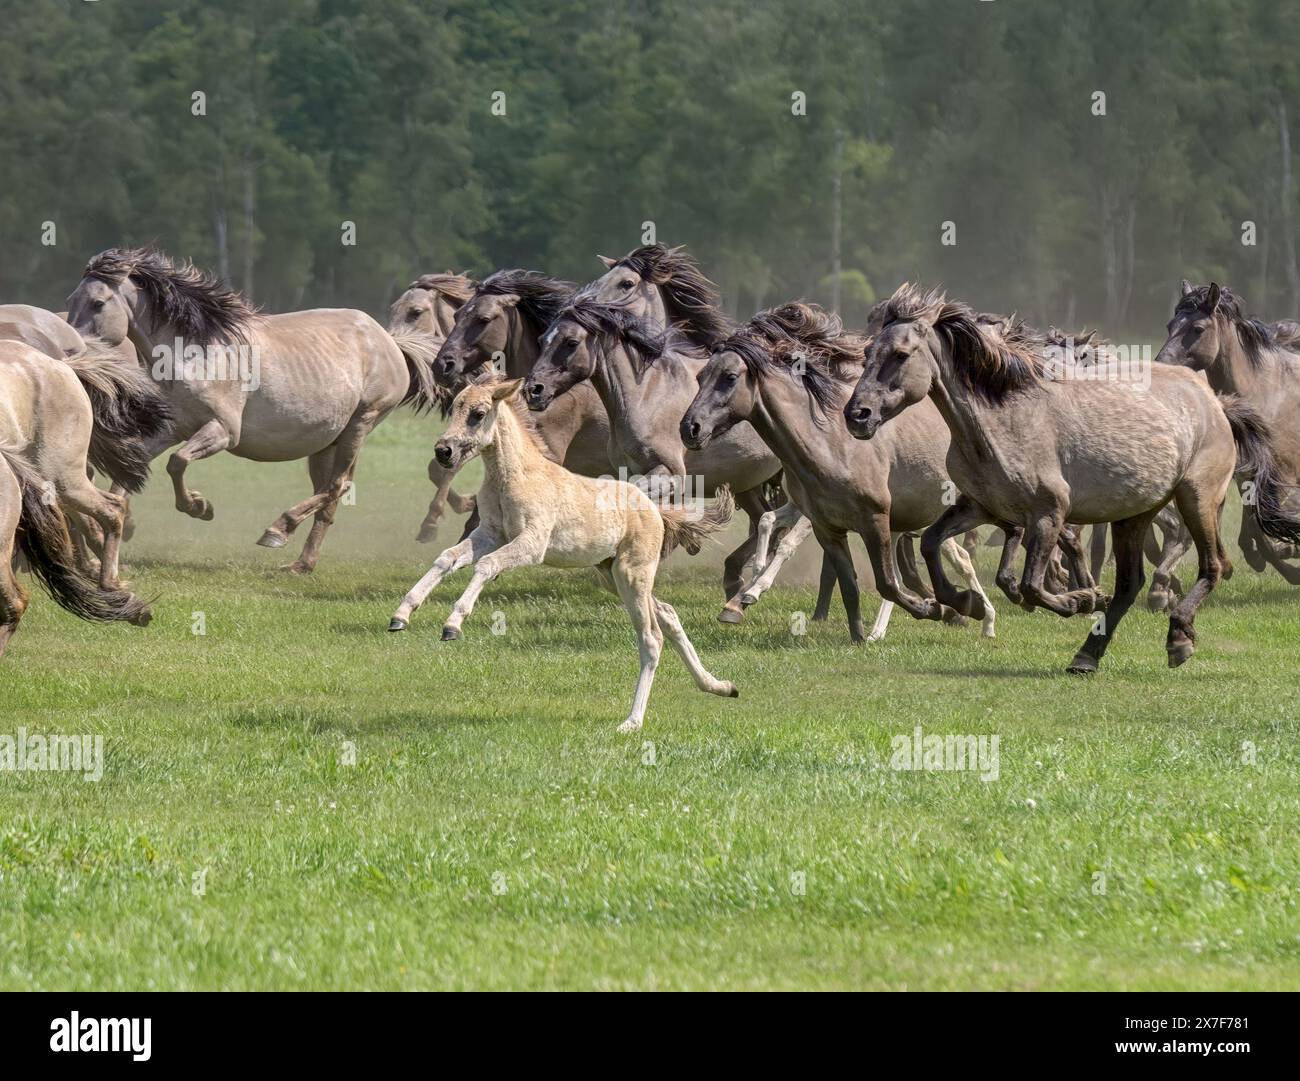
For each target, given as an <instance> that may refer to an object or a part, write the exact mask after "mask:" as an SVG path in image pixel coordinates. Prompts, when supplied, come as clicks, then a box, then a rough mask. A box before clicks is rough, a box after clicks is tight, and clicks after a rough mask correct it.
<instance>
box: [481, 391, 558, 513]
mask: <svg viewBox="0 0 1300 1081" xmlns="http://www.w3.org/2000/svg"><path fill="white" fill-rule="evenodd" d="M544 460H545V459H544V458H543V456H542V453H541V451H539V450H538V449H537V446H536V444H534V443H533V441H532V438H531V437H530V436H529V434H528V433H527V432H526V431H525V430H524V424H523V421H521V420H520V419H519V418H518V417H517V416H516V415H515V411H514V409H513V408H511V406H510V403H509V402H502V403H501V404H500V405H498V406H497V419H496V425H495V431H494V432H493V436H492V442H491V444H489V445H488V446H486V447H484V448H483V474H484V483H485V484H488V485H490V486H491V487H492V489H493V490H494V491H496V492H497V493H498V494H500V495H504V496H506V497H507V498H508V499H510V500H511V501H512V502H516V501H518V500H519V499H521V498H522V497H523V496H525V495H526V494H527V493H528V492H529V491H532V492H533V493H534V497H536V489H537V484H536V478H537V474H538V472H540V470H541V468H542V467H541V466H540V464H539V463H541V462H543V461H544Z"/></svg>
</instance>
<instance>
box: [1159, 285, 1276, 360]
mask: <svg viewBox="0 0 1300 1081" xmlns="http://www.w3.org/2000/svg"><path fill="white" fill-rule="evenodd" d="M1209 301H1210V287H1209V286H1208V285H1198V286H1196V287H1195V288H1193V289H1192V290H1191V291H1190V292H1187V293H1184V294H1183V295H1182V296H1181V297H1180V298H1179V300H1178V305H1177V307H1175V308H1174V317H1175V318H1177V317H1178V316H1179V315H1190V314H1192V313H1193V312H1196V311H1204V310H1205V309H1206V308H1207V306H1208V305H1209ZM1219 313H1222V315H1223V317H1224V319H1226V320H1227V321H1228V323H1229V324H1231V326H1232V327H1233V329H1234V330H1236V332H1237V340H1238V341H1239V342H1241V348H1242V351H1243V352H1244V353H1245V354H1246V359H1247V360H1248V361H1250V364H1251V366H1252V367H1258V366H1259V364H1260V362H1261V361H1262V360H1263V354H1264V351H1265V350H1267V349H1273V348H1278V349H1289V350H1292V351H1295V349H1296V345H1297V344H1298V343H1297V342H1296V337H1297V334H1298V333H1300V328H1296V330H1295V331H1293V330H1292V329H1291V328H1293V327H1295V326H1296V324H1294V323H1272V324H1270V323H1265V322H1263V321H1262V320H1259V319H1252V318H1251V317H1250V316H1248V315H1247V314H1246V313H1245V311H1244V310H1243V308H1242V301H1241V297H1239V296H1237V294H1236V293H1234V292H1233V291H1232V290H1231V289H1229V288H1228V287H1227V286H1226V285H1225V286H1223V287H1222V288H1221V289H1220V290H1219V303H1218V305H1217V307H1216V308H1215V315H1216V316H1217V315H1218V314H1219Z"/></svg>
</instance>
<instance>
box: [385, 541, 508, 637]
mask: <svg viewBox="0 0 1300 1081" xmlns="http://www.w3.org/2000/svg"><path fill="white" fill-rule="evenodd" d="M500 544H501V542H500V541H499V540H498V539H497V536H496V534H495V533H493V532H492V531H491V530H489V529H485V528H483V527H482V526H479V527H478V528H477V529H475V530H474V532H473V533H471V534H470V535H469V536H468V537H466V538H465V539H464V540H462V541H461V542H460V543H459V544H453V545H452V546H451V547H450V548H448V549H447V550H446V551H445V552H443V553H442V555H440V556H439V557H438V558H437V559H435V560H434V561H433V566H432V567H430V568H429V571H428V573H427V574H426V575H425V576H424V577H423V578H421V579H420V580H419V581H418V582H416V583H415V585H413V586H412V587H411V591H410V592H409V593H407V595H406V596H405V597H403V598H402V603H401V604H399V605H398V606H397V611H396V612H394V613H393V618H392V619H391V620H389V622H388V629H389V630H390V631H404V630H406V628H407V627H408V626H409V625H410V622H411V616H412V615H413V614H414V612H415V610H416V609H417V608H419V607H420V605H422V604H423V603H424V601H425V598H427V597H428V596H429V594H430V593H432V592H433V591H434V590H435V589H437V587H438V583H439V582H441V581H442V580H443V579H444V578H446V577H447V575H449V574H451V573H452V572H454V571H458V570H460V568H461V567H467V566H469V565H470V564H471V563H473V562H475V561H477V560H479V559H482V558H483V557H484V556H485V555H487V554H488V553H489V552H491V551H493V550H495V549H496V548H497V547H498V546H499V545H500Z"/></svg>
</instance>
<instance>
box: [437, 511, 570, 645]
mask: <svg viewBox="0 0 1300 1081" xmlns="http://www.w3.org/2000/svg"><path fill="white" fill-rule="evenodd" d="M548 540H549V537H548V536H546V535H544V534H542V533H541V532H539V531H531V532H524V533H521V534H519V536H517V537H516V538H515V539H514V540H512V541H511V542H510V543H509V544H503V545H502V546H501V547H500V548H498V549H496V551H493V552H489V553H488V554H487V555H485V556H484V557H483V558H482V559H480V560H479V561H478V563H477V564H476V565H475V567H474V577H472V578H471V579H470V580H469V585H467V586H466V587H465V592H464V593H462V594H461V595H460V599H459V600H457V601H456V603H455V605H453V607H452V609H451V615H449V616H448V617H447V622H446V623H444V624H443V626H442V640H443V641H444V642H449V641H451V640H452V639H453V638H459V637H460V627H461V624H462V623H464V622H465V617H466V616H468V615H469V614H470V612H472V611H474V603H475V602H476V601H477V600H478V595H479V594H480V593H482V592H483V587H484V586H485V585H487V584H488V582H490V581H492V579H493V578H495V577H496V576H497V575H498V574H501V573H502V572H503V571H508V570H513V569H514V568H515V567H530V566H534V565H536V564H538V563H540V562H541V561H542V559H543V557H544V556H545V555H546V545H547V543H548Z"/></svg>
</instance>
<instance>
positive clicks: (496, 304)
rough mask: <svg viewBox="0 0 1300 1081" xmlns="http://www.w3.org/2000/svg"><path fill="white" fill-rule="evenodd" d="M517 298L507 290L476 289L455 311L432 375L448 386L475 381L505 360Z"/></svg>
mask: <svg viewBox="0 0 1300 1081" xmlns="http://www.w3.org/2000/svg"><path fill="white" fill-rule="evenodd" d="M519 300H520V298H519V297H518V296H517V295H512V294H509V293H484V292H482V291H478V292H475V294H474V295H473V296H472V297H470V299H469V300H467V301H465V303H464V304H462V305H461V306H460V307H459V308H458V309H457V311H456V321H455V322H454V323H453V324H452V328H451V332H450V333H449V334H448V335H447V340H446V341H445V342H443V343H442V348H441V349H440V350H438V359H437V360H435V361H434V362H433V374H434V377H435V378H436V379H437V380H438V382H439V383H442V384H443V385H444V386H448V387H459V386H463V385H464V384H465V383H466V382H471V383H472V382H476V381H478V380H480V379H482V378H483V377H484V376H485V375H488V374H491V373H492V372H493V371H494V366H493V362H494V360H495V359H497V358H500V359H504V358H505V355H506V345H507V344H508V343H509V341H510V313H511V311H512V310H513V309H514V308H515V307H517V306H518V304H519Z"/></svg>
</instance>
